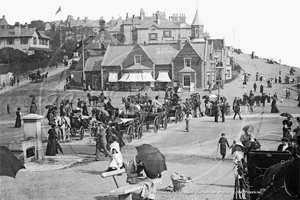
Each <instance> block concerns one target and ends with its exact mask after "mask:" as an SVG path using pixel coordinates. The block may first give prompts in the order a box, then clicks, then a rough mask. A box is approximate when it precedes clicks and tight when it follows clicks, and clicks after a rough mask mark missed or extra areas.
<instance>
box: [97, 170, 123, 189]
mask: <svg viewBox="0 0 300 200" xmlns="http://www.w3.org/2000/svg"><path fill="white" fill-rule="evenodd" d="M124 173H126V169H125V168H122V169H118V170H114V171H110V172H103V173H101V177H102V178H107V177H110V176H112V177H113V179H114V181H115V184H116V186H117V188H119V185H118V183H117V180H116V178H115V175H122V174H124Z"/></svg>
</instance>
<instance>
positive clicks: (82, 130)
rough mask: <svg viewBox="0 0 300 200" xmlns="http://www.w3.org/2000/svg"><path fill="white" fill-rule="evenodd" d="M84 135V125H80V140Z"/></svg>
mask: <svg viewBox="0 0 300 200" xmlns="http://www.w3.org/2000/svg"><path fill="white" fill-rule="evenodd" d="M83 136H84V127H83V126H81V127H80V129H79V139H80V140H82V139H83Z"/></svg>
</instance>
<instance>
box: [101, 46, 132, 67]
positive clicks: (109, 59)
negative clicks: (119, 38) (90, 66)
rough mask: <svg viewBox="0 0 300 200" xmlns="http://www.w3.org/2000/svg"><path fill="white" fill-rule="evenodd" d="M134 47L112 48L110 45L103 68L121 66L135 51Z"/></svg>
mask: <svg viewBox="0 0 300 200" xmlns="http://www.w3.org/2000/svg"><path fill="white" fill-rule="evenodd" d="M133 47H134V46H133V45H124V46H111V45H108V46H107V49H106V52H105V55H104V58H103V61H102V63H101V65H102V66H119V65H121V64H122V62H123V61H124V59H125V58H126V57H127V56H128V54H129V53H130V52H131V50H132V49H133Z"/></svg>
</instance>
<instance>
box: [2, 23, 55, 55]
mask: <svg viewBox="0 0 300 200" xmlns="http://www.w3.org/2000/svg"><path fill="white" fill-rule="evenodd" d="M49 41H50V38H49V37H48V36H46V35H44V34H43V33H41V32H40V31H38V30H37V29H36V28H27V27H21V25H20V24H19V23H18V22H16V24H15V25H14V27H13V28H0V48H4V47H11V48H14V49H18V50H20V51H23V52H24V53H26V54H28V55H32V54H35V53H37V52H45V53H48V52H50V44H49V43H50V42H49Z"/></svg>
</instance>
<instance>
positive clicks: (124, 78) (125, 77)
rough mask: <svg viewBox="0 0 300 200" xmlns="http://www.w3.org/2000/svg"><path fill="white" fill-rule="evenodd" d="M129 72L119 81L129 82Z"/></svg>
mask: <svg viewBox="0 0 300 200" xmlns="http://www.w3.org/2000/svg"><path fill="white" fill-rule="evenodd" d="M128 76H129V74H128V73H124V74H123V76H122V77H121V78H120V80H119V82H127V81H126V80H127V78H128Z"/></svg>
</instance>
